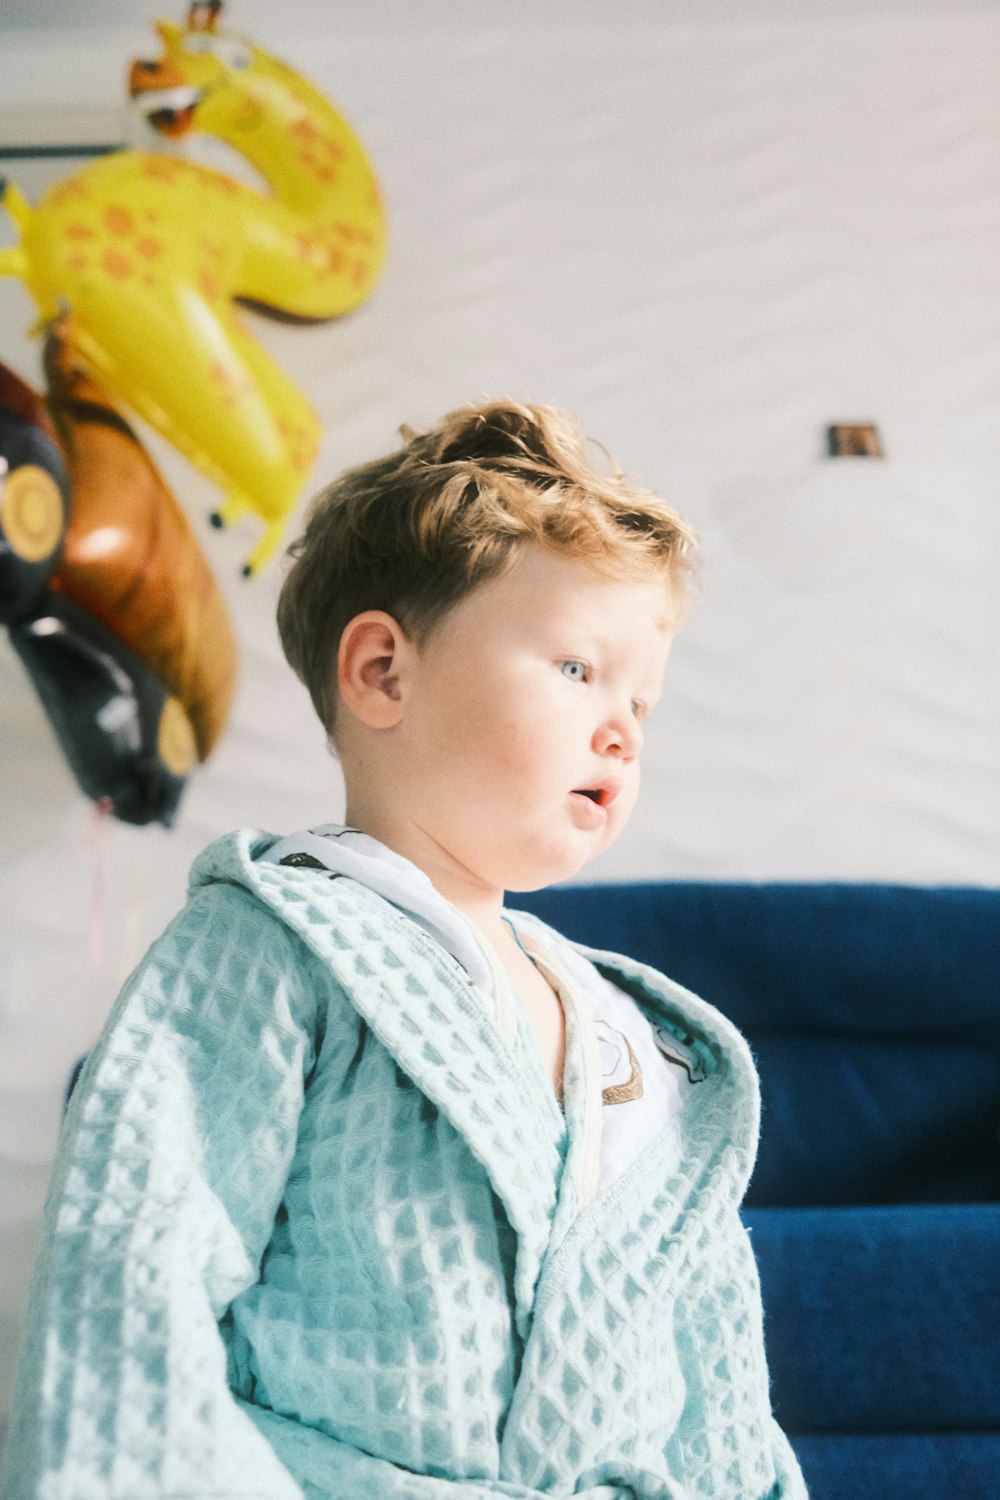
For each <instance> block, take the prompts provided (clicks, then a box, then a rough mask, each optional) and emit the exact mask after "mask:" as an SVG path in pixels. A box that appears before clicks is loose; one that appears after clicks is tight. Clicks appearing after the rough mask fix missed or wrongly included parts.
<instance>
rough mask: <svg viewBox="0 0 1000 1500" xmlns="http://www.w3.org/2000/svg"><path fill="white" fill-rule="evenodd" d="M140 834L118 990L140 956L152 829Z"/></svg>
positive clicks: (151, 852)
mask: <svg viewBox="0 0 1000 1500" xmlns="http://www.w3.org/2000/svg"><path fill="white" fill-rule="evenodd" d="M142 834H143V836H142V840H141V842H140V845H139V858H138V860H137V862H136V867H135V872H134V874H133V877H132V890H131V893H130V896H129V903H128V923H127V926H126V928H125V939H124V941H123V943H122V950H121V957H120V959H119V963H118V980H117V984H116V986H115V987H116V989H119V990H120V989H121V987H122V985H123V984H124V983H125V981H126V979H127V978H128V976H129V975H130V974H131V972H132V970H133V969H134V968H135V966H136V963H137V962H138V960H139V959H140V958H141V956H142V955H141V952H140V948H139V944H140V938H141V926H142V918H143V915H144V912H145V905H146V892H147V888H148V885H149V870H150V865H151V864H152V856H153V829H152V827H147V828H144V829H143V831H142Z"/></svg>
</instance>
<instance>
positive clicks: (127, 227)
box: [104, 203, 135, 235]
mask: <svg viewBox="0 0 1000 1500" xmlns="http://www.w3.org/2000/svg"><path fill="white" fill-rule="evenodd" d="M104 227H105V229H106V230H107V231H108V233H109V234H120V235H125V234H131V233H132V231H133V229H134V228H135V219H134V218H133V217H132V215H131V214H130V213H129V211H128V209H127V208H122V206H121V204H119V203H112V205H111V207H110V208H107V209H105V211H104Z"/></svg>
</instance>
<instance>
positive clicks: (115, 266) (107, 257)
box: [101, 250, 132, 281]
mask: <svg viewBox="0 0 1000 1500" xmlns="http://www.w3.org/2000/svg"><path fill="white" fill-rule="evenodd" d="M101 264H102V265H103V266H104V269H105V270H106V271H107V273H108V275H109V276H110V277H111V279H112V281H128V279H129V277H130V276H131V275H132V262H131V261H130V260H129V258H128V256H127V255H122V253H121V251H120V250H105V252H104V258H103V260H102V262H101Z"/></svg>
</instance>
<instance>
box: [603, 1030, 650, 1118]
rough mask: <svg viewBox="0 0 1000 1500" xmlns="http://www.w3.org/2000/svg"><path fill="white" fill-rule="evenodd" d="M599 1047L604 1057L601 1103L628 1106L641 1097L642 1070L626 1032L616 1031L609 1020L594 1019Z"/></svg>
mask: <svg viewBox="0 0 1000 1500" xmlns="http://www.w3.org/2000/svg"><path fill="white" fill-rule="evenodd" d="M594 1030H595V1032H596V1033H597V1045H598V1049H599V1051H600V1056H601V1078H602V1080H603V1085H604V1086H603V1088H602V1090H601V1103H602V1104H627V1103H628V1102H629V1100H630V1099H641V1098H642V1068H641V1067H640V1066H639V1059H638V1058H637V1057H636V1055H635V1053H634V1052H633V1050H632V1043H631V1042H630V1041H629V1039H628V1037H627V1036H626V1035H625V1033H624V1032H623V1031H616V1030H615V1028H614V1027H613V1026H609V1025H608V1023H607V1021H602V1020H600V1019H599V1018H595V1020H594Z"/></svg>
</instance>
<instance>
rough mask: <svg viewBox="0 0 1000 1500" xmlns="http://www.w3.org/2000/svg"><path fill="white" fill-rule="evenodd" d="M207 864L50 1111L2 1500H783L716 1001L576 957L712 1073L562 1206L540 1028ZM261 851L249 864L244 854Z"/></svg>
mask: <svg viewBox="0 0 1000 1500" xmlns="http://www.w3.org/2000/svg"><path fill="white" fill-rule="evenodd" d="M271 843H273V840H271V839H270V838H269V836H268V835H264V834H259V833H253V832H244V833H241V834H238V835H233V836H232V837H230V838H228V839H223V840H220V841H219V842H218V843H216V844H214V845H212V846H211V847H210V848H209V849H208V850H206V851H205V853H204V854H203V855H202V856H201V858H200V859H199V860H198V862H197V863H196V865H195V867H194V870H193V872H192V892H191V897H190V900H189V903H188V905H187V907H186V908H185V910H184V911H183V912H182V913H181V915H180V916H179V917H178V918H177V919H176V920H175V922H174V923H173V924H172V925H171V927H170V928H169V929H168V930H167V932H166V933H165V934H164V936H163V937H162V938H161V939H160V940H159V941H158V942H157V943H156V944H154V946H153V947H152V949H151V950H150V952H149V953H148V955H147V956H146V958H145V960H144V961H143V963H142V964H141V965H140V967H139V968H138V970H137V971H136V973H135V975H134V976H133V977H132V979H131V981H130V982H129V984H128V985H127V986H126V989H125V991H124V992H123V994H122V996H121V997H120V999H119V1001H118V1003H117V1006H116V1008H115V1011H114V1013H113V1015H112V1018H111V1020H110V1022H109V1025H108V1027H107V1028H106V1030H105V1033H104V1036H103V1038H102V1040H101V1042H100V1043H99V1045H98V1046H97V1048H96V1049H95V1051H94V1052H93V1054H92V1055H91V1057H90V1059H89V1062H88V1064H87V1067H86V1070H85V1072H84V1075H83V1078H82V1080H81V1082H80V1084H79V1086H78V1088H77V1090H76V1092H75V1094H74V1097H73V1100H72V1102H71V1105H70V1109H69V1113H68V1116H67V1120H66V1125H65V1130H64V1134H63V1139H62V1143H61V1147H60V1152H59V1156H58V1159H57V1163H56V1168H55V1173H54V1179H53V1186H52V1191H51V1194H50V1199H49V1204H48V1208H47V1220H46V1239H45V1249H44V1252H43V1254H42V1257H41V1259H40V1262H39V1266H38V1269H37V1271H36V1276H35V1283H34V1287H33V1293H32V1302H31V1309H30V1312H29V1319H28V1327H27V1331H26V1336H25V1343H24V1348H23V1351H22V1358H21V1364H20V1369H19V1375H18V1389H17V1396H16V1402H15V1410H14V1414H13V1418H12V1424H11V1438H10V1445H9V1454H8V1467H7V1479H6V1486H5V1488H4V1490H3V1496H4V1500H154V1497H156V1500H301V1497H306V1500H360V1497H365V1500H368V1497H371V1500H380V1497H395V1500H485V1497H488V1496H494V1495H504V1496H510V1497H521V1500H529V1497H536V1496H539V1495H550V1496H569V1495H578V1496H585V1497H587V1500H611V1497H619V1500H626V1497H630V1500H696V1497H714V1500H723V1497H725V1500H764V1497H768V1500H778V1497H788V1500H801V1497H803V1496H804V1494H805V1490H804V1487H803V1484H802V1479H801V1476H800V1473H799V1470H798V1466H797V1464H796V1462H795V1459H794V1456H793V1454H792V1452H791V1450H790V1448H789V1446H788V1443H787V1441H786V1440H785V1438H784V1437H783V1435H782V1433H781V1432H780V1430H779V1429H778V1428H777V1426H776V1424H775V1423H774V1421H773V1419H772V1416H771V1412H770V1405H769V1400H768V1390H767V1371H766V1367H765V1361H764V1350H763V1339H762V1331H761V1307H760V1293H759V1287H758V1281H757V1275H756V1269H755V1266H754V1261H753V1256H752V1254H751V1251H750V1247H749V1243H748V1241H747V1237H746V1234H745V1232H744V1231H743V1229H742V1227H741V1225H740V1221H739V1218H738V1215H737V1209H738V1205H739V1202H740V1199H741V1197H742V1194H743V1192H744V1189H745V1187H746V1184H747V1180H748V1177H749V1174H750V1169H751V1166H752V1163H753V1157H754V1151H755V1147H756V1140H757V1128H758V1108H759V1106H758V1091H757V1082H756V1076H755V1072H754V1068H753V1064H752V1061H751V1058H750V1056H749V1053H748V1051H747V1048H746V1045H745V1043H744V1042H743V1040H742V1039H741V1038H740V1036H739V1035H738V1034H737V1033H736V1032H735V1030H734V1029H733V1028H732V1027H731V1026H730V1025H729V1023H728V1022H726V1021H725V1020H724V1019H723V1018H722V1017H721V1016H720V1015H719V1014H718V1013H717V1012H716V1011H714V1010H713V1009H711V1007H709V1006H708V1005H706V1004H704V1003H703V1002H702V1001H700V1000H698V999H697V998H696V997H695V996H693V995H691V994H689V993H688V992H687V991H685V990H683V989H681V988H680V987H679V986H677V985H674V984H672V983H670V982H669V981H668V980H665V979H664V978H663V977H662V976H661V975H659V974H657V973H655V972H654V971H652V970H650V969H647V968H644V967H643V966H642V965H640V964H635V963H631V962H629V961H627V960H625V959H622V958H618V957H615V956H613V955H607V954H596V953H591V954H589V957H590V958H591V959H592V960H593V961H594V962H595V963H596V964H597V965H598V966H599V967H600V968H601V969H602V970H603V971H604V972H605V973H606V974H607V975H608V976H609V977H611V978H612V979H613V980H614V982H616V983H617V984H619V985H621V986H623V987H624V988H625V989H627V990H628V991H629V992H631V993H632V994H633V995H634V996H635V997H636V998H637V999H638V1001H639V1003H640V1005H641V1006H642V1008H643V1009H645V1010H646V1012H647V1013H648V1014H649V1015H650V1016H651V1017H652V1018H654V1019H655V1021H656V1023H657V1024H658V1025H661V1026H663V1027H665V1028H667V1029H668V1030H671V1029H672V1030H673V1031H674V1032H676V1034H677V1035H678V1036H679V1037H683V1038H684V1039H685V1044H686V1045H687V1046H689V1047H690V1046H693V1047H694V1048H695V1049H696V1051H697V1053H698V1056H699V1058H700V1060H701V1062H702V1063H703V1065H704V1069H703V1071H704V1072H705V1073H706V1074H707V1076H706V1077H704V1079H703V1081H702V1082H700V1083H699V1084H698V1085H697V1087H695V1088H692V1089H691V1090H690V1097H689V1099H688V1101H687V1103H686V1104H685V1107H684V1110H683V1112H682V1114H681V1115H680V1117H679V1119H677V1120H675V1121H672V1122H671V1124H670V1126H669V1127H668V1128H665V1129H664V1130H663V1131H662V1132H661V1133H660V1134H659V1135H657V1136H656V1137H655V1138H654V1139H653V1141H652V1143H651V1144H649V1145H648V1146H646V1147H645V1148H644V1149H643V1150H642V1152H641V1153H640V1155H639V1156H638V1157H637V1158H636V1159H635V1161H633V1163H632V1165H631V1166H630V1167H628V1168H627V1169H626V1170H625V1171H624V1173H623V1174H622V1175H621V1176H620V1177H618V1179H617V1180H616V1181H614V1182H613V1183H612V1184H611V1185H610V1186H609V1187H607V1188H606V1189H605V1190H604V1191H601V1192H599V1193H598V1194H597V1196H596V1197H593V1198H592V1199H591V1201H589V1202H585V1201H583V1200H582V1197H581V1189H580V1184H581V1183H583V1182H584V1181H585V1180H586V1178H587V1174H586V1172H584V1171H583V1170H581V1165H582V1157H583V1154H584V1153H585V1152H586V1151H588V1150H590V1149H592V1143H590V1144H589V1145H588V1142H587V1140H586V1138H585V1137H586V1135H587V1132H586V1130H585V1129H584V1128H583V1120H584V1114H583V1107H582V1102H581V1101H582V1099H583V1096H584V1092H585V1090H584V1084H585V1080H584V1078H583V1077H582V1070H583V1069H584V1067H585V1058H584V1056H583V1049H582V1048H581V1047H579V1046H578V1045H576V1039H575V1038H574V1035H573V1028H572V1026H571V1027H570V1032H569V1035H568V1038H567V1059H566V1073H565V1084H564V1089H565V1110H566V1113H565V1117H564V1115H563V1113H562V1112H561V1111H560V1109H559V1107H558V1104H557V1102H556V1100H555V1096H554V1094H553V1091H552V1088H551V1085H550V1083H549V1081H548V1079H547V1078H546V1076H545V1073H544V1069H543V1067H542V1064H541V1059H540V1056H539V1054H538V1051H537V1048H536V1047H534V1045H533V1043H532V1038H531V1035H530V1026H529V1023H528V1022H527V1021H526V1019H525V1018H524V1017H523V1016H522V1018H521V1020H520V1021H519V1022H518V1026H517V1034H516V1036H514V1037H510V1036H508V1037H506V1038H505V1037H504V1036H502V1035H501V1033H500V1032H499V1031H498V1029H497V1026H496V1025H495V1023H494V1017H493V1016H492V1015H491V1014H490V1007H489V1006H487V1005H484V1002H483V996H482V994H481V992H480V991H478V990H477V989H476V988H475V986H473V984H472V983H471V981H470V979H469V977H468V975H467V974H466V972H465V970H464V969H463V968H462V967H461V965H459V964H458V962H457V961H456V960H455V959H454V958H453V957H452V956H451V954H450V953H448V952H446V951H445V949H444V948H443V947H441V945H440V944H439V943H437V942H435V941H434V939H433V938H432V937H430V936H429V935H428V934H427V933H426V932H425V931H423V930H422V929H421V927H420V926H419V925H418V924H417V923H415V922H414V921H412V920H410V919H409V918H407V917H406V916H404V915H403V914H402V913H401V912H399V911H398V910H397V909H396V908H395V907H393V906H391V905H390V904H389V903H388V902H387V901H385V900H383V899H382V897H380V896H377V895H375V894H374V893H373V892H372V891H370V890H368V889H367V888H365V887H364V886H362V885H359V884H356V883H355V882H354V881H352V880H349V879H345V878H342V877H336V876H333V877H331V876H330V875H329V874H327V873H325V872H322V871H317V870H314V869H290V868H283V867H281V866H280V865H277V864H273V863H270V864H269V863H266V862H263V861H260V859H259V855H260V854H261V853H262V852H264V851H265V850H266V849H267V847H268V846H269V845H270V844H271ZM255 856H258V857H255Z"/></svg>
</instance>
